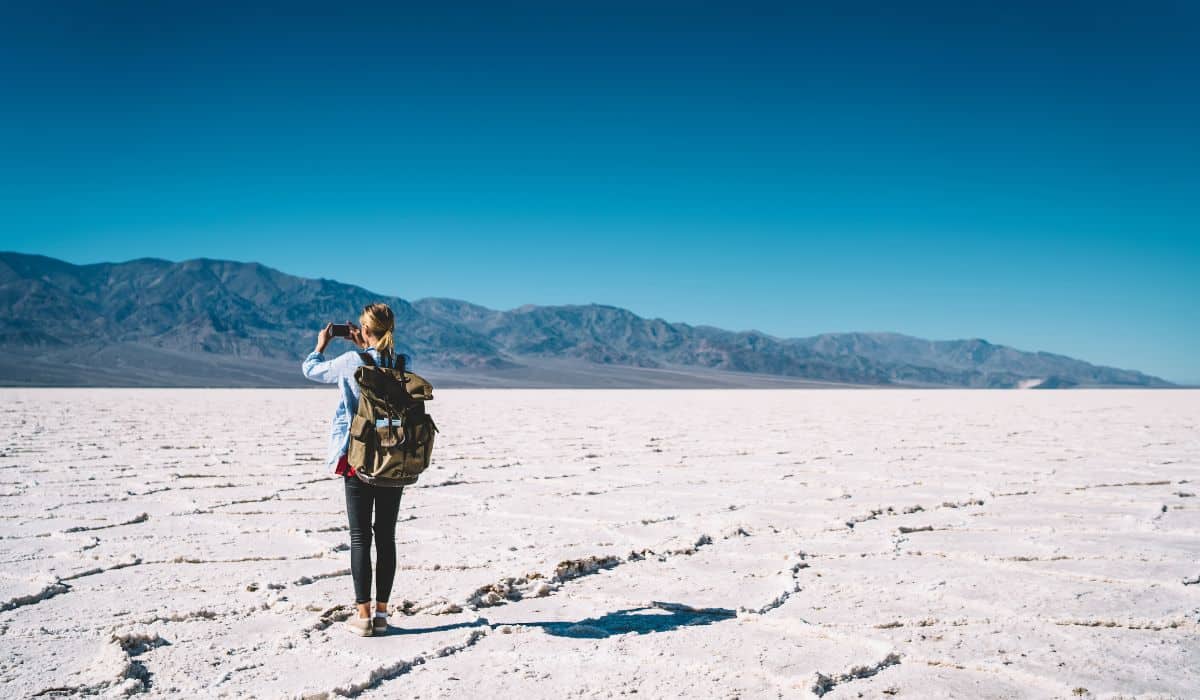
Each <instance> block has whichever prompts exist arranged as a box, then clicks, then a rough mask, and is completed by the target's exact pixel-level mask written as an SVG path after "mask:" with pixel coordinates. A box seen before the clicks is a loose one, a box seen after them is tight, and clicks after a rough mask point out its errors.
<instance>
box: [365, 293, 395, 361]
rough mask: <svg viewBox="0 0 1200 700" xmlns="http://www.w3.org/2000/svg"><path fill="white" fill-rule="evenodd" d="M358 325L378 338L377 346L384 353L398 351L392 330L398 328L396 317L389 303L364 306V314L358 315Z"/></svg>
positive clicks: (389, 353) (388, 353)
mask: <svg viewBox="0 0 1200 700" xmlns="http://www.w3.org/2000/svg"><path fill="white" fill-rule="evenodd" d="M358 325H360V326H362V327H363V329H364V330H369V331H371V335H373V336H375V337H376V338H378V340H377V341H376V343H375V348H376V349H377V350H379V352H381V353H383V354H384V355H391V354H393V353H395V352H396V344H395V341H394V340H393V339H392V331H394V330H395V329H396V317H395V316H394V315H393V314H392V310H391V308H390V307H389V306H388V305H387V304H367V305H366V306H364V307H363V312H362V315H361V316H359V317H358Z"/></svg>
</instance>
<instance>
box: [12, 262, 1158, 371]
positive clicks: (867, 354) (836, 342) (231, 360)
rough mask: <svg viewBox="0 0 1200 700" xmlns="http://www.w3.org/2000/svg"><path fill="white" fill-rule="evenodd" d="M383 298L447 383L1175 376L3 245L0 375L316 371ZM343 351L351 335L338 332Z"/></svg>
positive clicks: (886, 338) (409, 348)
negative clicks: (317, 353) (311, 362)
mask: <svg viewBox="0 0 1200 700" xmlns="http://www.w3.org/2000/svg"><path fill="white" fill-rule="evenodd" d="M374 301H383V302H385V303H387V304H389V305H390V306H391V307H392V310H393V311H394V312H395V316H396V326H397V332H396V339H397V345H398V347H399V349H401V350H402V351H404V352H407V353H409V354H410V355H411V356H412V357H413V358H414V362H413V366H414V369H415V370H416V371H418V372H420V373H422V374H423V375H425V376H426V377H428V378H430V379H431V380H432V381H434V382H435V383H437V384H438V385H439V386H482V387H815V386H844V385H864V386H917V387H986V388H1010V387H1038V388H1063V387H1094V386H1122V387H1166V386H1172V385H1171V384H1170V383H1169V382H1167V381H1165V380H1163V379H1160V378H1158V377H1153V376H1149V375H1146V374H1143V373H1141V372H1137V371H1133V370H1124V369H1115V368H1112V367H1101V366H1096V365H1092V364H1089V363H1087V362H1084V361H1081V360H1076V359H1072V358H1069V357H1064V356H1062V355H1055V354H1051V353H1046V352H1023V351H1020V350H1015V349H1013V348H1010V347H1006V346H1003V345H995V344H992V343H989V342H987V341H985V340H982V339H978V338H976V339H969V340H922V339H920V338H914V337H910V336H905V335H900V334H896V333H826V334H822V335H817V336H812V337H808V338H777V337H774V336H770V335H767V334H765V333H759V332H757V331H738V332H735V331H728V330H722V329H719V328H713V327H709V326H693V325H689V324H685V323H672V322H668V321H664V320H662V319H647V318H642V317H640V316H638V315H636V314H634V313H632V312H630V311H627V310H625V309H621V308H616V307H613V306H603V305H598V304H588V305H570V306H532V305H530V306H522V307H519V308H516V309H511V310H507V311H499V310H494V309H489V308H485V307H483V306H479V305H476V304H471V303H468V302H465V301H458V300H454V299H438V298H432V299H420V300H417V301H413V302H409V301H406V300H404V299H401V298H399V297H389V296H385V295H380V294H375V293H372V292H370V291H367V290H366V289H363V288H361V287H357V286H354V285H350V284H343V283H341V282H336V281H333V280H328V279H306V278H302V277H295V276H292V275H288V274H285V273H283V272H280V271H278V270H274V269H271V268H269V267H265V266H263V265H260V264H257V263H243V262H232V261H227V260H209V259H196V260H187V261H183V262H171V261H167V260H158V259H151V258H143V259H138V260H131V261H129V262H123V263H97V264H91V265H74V264H71V263H68V262H65V261H62V260H57V259H54V258H49V257H44V256H39V255H27V254H21V253H11V252H6V253H0V308H2V309H4V314H3V317H2V318H0V349H2V350H3V353H0V385H8V386H54V385H59V386H302V385H310V384H311V383H309V382H307V381H306V380H305V379H304V378H303V377H301V375H300V372H299V364H300V361H301V359H303V357H304V356H305V355H306V354H307V353H308V352H309V351H310V350H311V349H312V346H313V344H314V339H315V336H316V332H317V331H318V330H319V329H320V328H321V327H322V326H323V325H324V324H325V323H326V322H327V321H343V320H345V319H356V318H357V316H358V312H359V311H360V310H361V309H362V307H363V306H364V305H365V304H367V303H370V302H374ZM334 343H335V345H334V346H333V348H332V350H331V353H332V352H342V351H346V350H350V349H352V348H351V346H350V345H349V344H348V343H344V342H343V341H340V340H337V341H334Z"/></svg>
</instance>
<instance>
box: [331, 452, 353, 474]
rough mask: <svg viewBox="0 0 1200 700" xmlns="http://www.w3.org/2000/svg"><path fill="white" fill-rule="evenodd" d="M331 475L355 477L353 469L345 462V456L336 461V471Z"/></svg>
mask: <svg viewBox="0 0 1200 700" xmlns="http://www.w3.org/2000/svg"><path fill="white" fill-rule="evenodd" d="M333 473H334V474H337V475H339V476H354V475H355V473H354V467H352V466H350V463H349V462H347V461H346V455H342V457H341V459H339V460H338V463H337V469H336V470H335V471H334V472H333Z"/></svg>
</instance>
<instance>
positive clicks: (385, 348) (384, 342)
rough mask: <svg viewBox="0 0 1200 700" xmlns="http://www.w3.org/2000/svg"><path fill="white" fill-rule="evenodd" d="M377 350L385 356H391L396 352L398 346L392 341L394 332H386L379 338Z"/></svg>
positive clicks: (376, 345) (376, 344)
mask: <svg viewBox="0 0 1200 700" xmlns="http://www.w3.org/2000/svg"><path fill="white" fill-rule="evenodd" d="M375 348H376V349H377V350H379V352H381V353H383V354H384V355H391V354H392V353H394V352H396V344H395V343H394V342H393V341H392V331H391V330H390V329H389V330H386V331H384V332H383V335H381V336H379V342H377V343H375Z"/></svg>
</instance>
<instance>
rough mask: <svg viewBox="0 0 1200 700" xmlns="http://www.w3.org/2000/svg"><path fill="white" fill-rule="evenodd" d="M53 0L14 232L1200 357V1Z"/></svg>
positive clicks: (1183, 362)
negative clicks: (444, 0)
mask: <svg viewBox="0 0 1200 700" xmlns="http://www.w3.org/2000/svg"><path fill="white" fill-rule="evenodd" d="M28 5H33V3H28ZM46 5H47V7H45V8H42V9H35V8H34V9H31V8H24V9H22V8H14V7H12V6H11V4H6V6H5V7H4V8H2V9H0V26H2V27H3V28H2V29H0V88H2V89H3V93H0V94H3V95H4V101H5V104H4V109H3V110H0V153H2V154H4V155H2V156H0V212H2V216H0V249H4V250H18V251H23V252H32V253H41V254H45V255H52V256H55V257H60V258H64V259H66V260H69V261H72V262H76V263H86V262H97V261H121V260H128V259H132V258H137V257H147V256H151V257H161V258H167V259H172V260H181V259H186V258H192V257H212V258H230V259H235V260H254V261H259V262H262V263H265V264H268V265H271V266H273V267H277V268H279V269H281V270H284V271H286V272H289V273H293V274H298V275H304V276H313V277H317V276H320V277H330V278H334V279H339V280H342V281H346V282H352V283H356V284H360V285H362V286H365V287H367V288H368V289H372V290H375V291H378V292H381V293H387V294H396V295H400V296H403V297H406V298H410V299H415V298H419V297H423V296H449V297H456V298H461V299H467V300H470V301H473V302H476V303H481V304H484V305H487V306H492V307H497V308H510V307H513V306H517V305H520V304H525V303H535V304H560V303H587V302H599V303H606V304H613V305H617V306H623V307H626V308H629V309H631V310H633V311H635V312H637V313H639V314H642V315H645V316H660V317H663V318H667V319H669V320H673V321H686V322H689V323H696V324H701V323H705V324H711V325H716V326H721V327H725V328H730V329H748V328H755V329H759V330H762V331H765V332H768V333H772V334H775V335H780V336H802V335H811V334H814V333H819V332H824V331H844V330H893V331H898V332H903V333H909V334H913V335H918V336H923V337H931V338H960V337H984V338H987V339H989V340H991V341H993V342H998V343H1004V344H1008V345H1012V346H1015V347H1018V348H1022V349H1030V350H1033V349H1041V350H1050V351H1054V352H1059V353H1064V354H1069V355H1073V356H1077V357H1081V358H1084V359H1087V360H1090V361H1093V362H1098V363H1103V364H1112V365H1117V366H1121V367H1132V368H1136V369H1141V370H1144V371H1148V372H1151V373H1155V374H1159V375H1162V376H1165V377H1167V378H1169V379H1174V380H1181V381H1195V382H1200V352H1197V351H1196V348H1197V347H1200V205H1198V204H1197V201H1198V200H1200V165H1198V163H1200V129H1197V127H1196V124H1198V123H1200V49H1197V47H1196V42H1195V40H1194V38H1195V36H1196V33H1197V30H1198V29H1200V9H1198V8H1200V6H1197V5H1195V4H1194V3H1183V2H1179V3H1169V2H1148V3H1137V4H1134V3H1121V4H1117V3H1104V2H1090V3H1022V2H1014V3H1005V4H1003V5H999V4H998V5H997V6H995V7H991V8H981V7H969V5H970V6H973V5H975V4H974V3H908V4H898V3H888V4H883V3H879V4H869V3H848V4H844V3H843V4H838V5H839V8H838V9H830V8H824V9H813V8H804V7H797V6H796V5H798V4H797V3H789V4H783V3H780V4H769V3H754V2H749V3H747V2H739V3H736V4H735V3H729V4H724V5H722V4H719V3H717V4H713V3H704V4H700V3H668V4H652V3H619V2H607V3H603V4H596V5H591V6H589V5H587V4H585V3H554V4H533V3H531V4H517V5H513V6H508V7H504V8H500V7H497V6H493V5H491V4H481V5H478V6H474V7H468V6H464V5H456V6H453V7H451V6H448V5H447V6H444V7H440V8H430V7H427V6H424V5H421V6H406V5H403V4H393V5H390V6H387V7H386V8H385V7H383V6H381V7H380V8H374V9H370V10H367V9H358V10H353V11H352V10H349V9H339V8H333V7H330V6H328V5H330V4H329V3H325V4H305V3H286V4H276V5H272V6H267V5H260V6H257V7H256V8H255V9H247V8H245V7H244V6H239V5H237V4H228V5H224V4H222V3H213V2H209V3H121V2H95V3H53V8H51V7H49V5H51V4H46ZM650 5H653V9H650ZM385 242H386V244H388V245H390V246H392V247H393V248H394V249H395V250H396V251H397V252H396V253H395V254H381V253H379V252H378V251H375V250H370V249H368V248H367V247H366V246H367V244H368V243H376V244H384V243H385ZM401 258H404V259H407V260H408V261H409V263H407V264H403V265H399V266H393V265H394V263H393V262H390V261H395V260H398V259H401ZM412 261H415V262H416V263H417V264H416V265H413V264H412Z"/></svg>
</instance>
